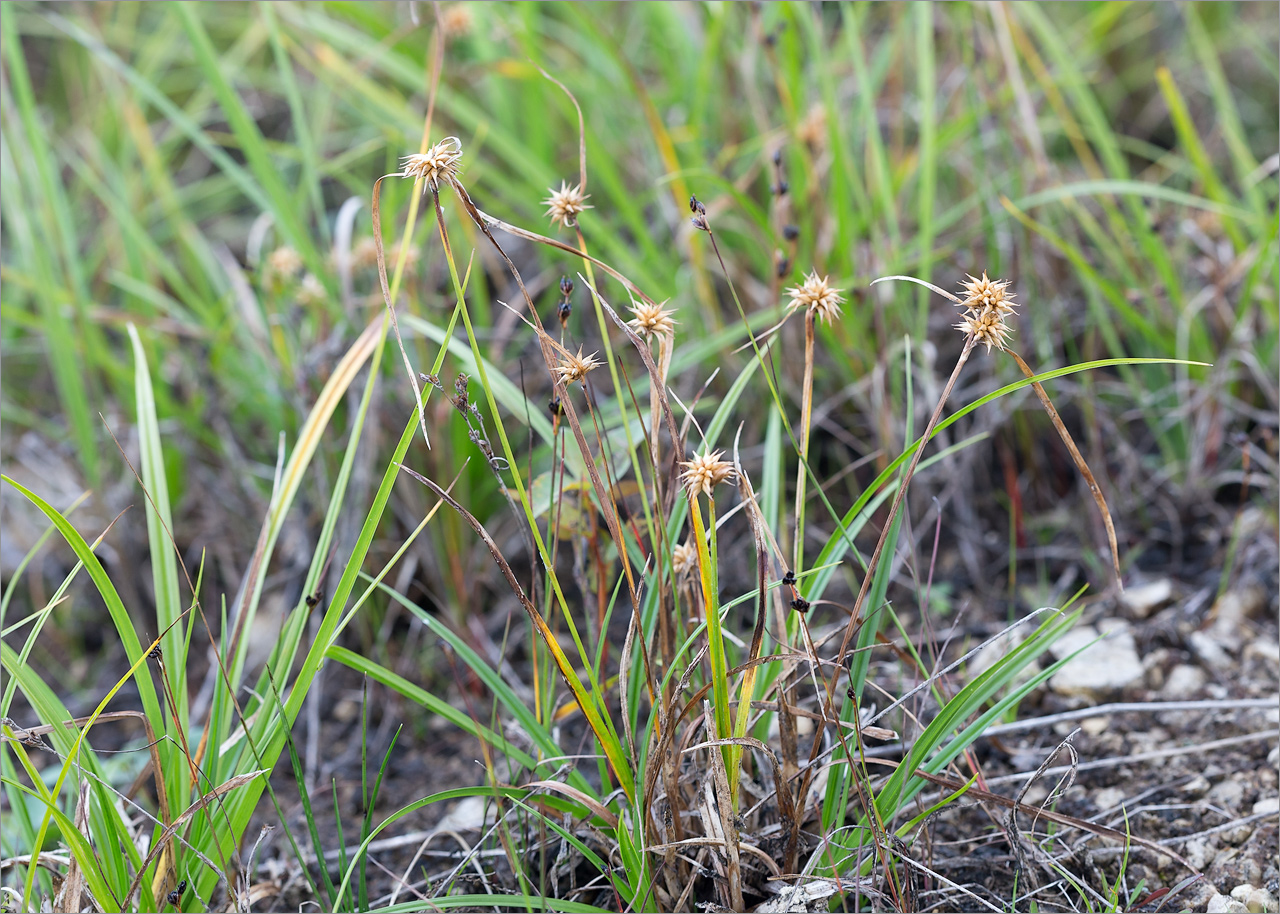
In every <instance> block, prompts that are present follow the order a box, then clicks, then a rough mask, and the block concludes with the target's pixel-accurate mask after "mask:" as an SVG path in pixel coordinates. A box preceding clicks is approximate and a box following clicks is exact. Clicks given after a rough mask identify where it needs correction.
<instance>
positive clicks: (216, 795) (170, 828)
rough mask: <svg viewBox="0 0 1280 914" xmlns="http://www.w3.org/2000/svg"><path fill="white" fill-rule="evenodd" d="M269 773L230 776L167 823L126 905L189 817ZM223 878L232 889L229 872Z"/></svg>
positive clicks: (249, 772) (230, 889) (131, 886)
mask: <svg viewBox="0 0 1280 914" xmlns="http://www.w3.org/2000/svg"><path fill="white" fill-rule="evenodd" d="M269 773H270V769H268V768H260V769H258V770H257V771H246V772H245V773H244V774H237V775H236V776H235V777H232V778H228V779H227V780H226V781H224V782H223V783H221V784H219V785H218V786H217V787H215V788H213V790H210V791H209V792H208V793H206V794H205V795H204V796H202V797H200V798H199V799H198V800H196V801H195V802H194V803H192V804H191V805H190V806H188V807H187V808H186V809H185V810H184V811H183V812H182V815H180V816H178V817H177V818H176V819H174V820H173V822H172V823H170V824H169V825H167V826H166V827H165V829H164V831H162V832H161V833H160V835H159V836H158V838H157V839H156V844H155V846H154V847H153V848H152V850H151V853H149V854H147V857H146V859H145V860H143V861H142V866H140V867H138V872H137V873H136V874H135V875H134V877H133V882H131V883H130V884H129V894H127V895H125V905H126V906H131V905H132V904H133V896H134V895H136V894H137V892H138V889H139V887H140V886H141V883H142V876H143V874H144V873H145V872H146V871H147V868H148V867H150V866H151V864H152V863H154V862H155V859H156V857H158V856H159V855H160V852H161V851H162V850H164V849H165V848H167V847H168V846H169V842H170V841H172V840H173V837H174V836H175V835H176V834H177V833H178V829H180V828H181V827H182V826H183V825H185V824H186V822H187V820H188V819H190V818H191V817H192V816H194V815H195V814H196V813H198V812H199V811H200V810H202V809H204V808H205V807H206V806H208V805H209V804H210V803H212V802H213V801H214V800H217V799H220V798H221V797H223V796H224V795H225V794H228V793H230V792H231V791H233V790H235V789H236V788H238V787H243V786H244V785H245V784H248V783H249V782H250V781H252V780H253V779H254V778H256V777H258V776H259V775H263V774H269ZM222 878H223V880H224V881H225V882H226V883H227V890H228V891H232V883H231V880H230V879H229V878H228V876H227V874H226V873H223V874H222Z"/></svg>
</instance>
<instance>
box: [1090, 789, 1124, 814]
mask: <svg viewBox="0 0 1280 914" xmlns="http://www.w3.org/2000/svg"><path fill="white" fill-rule="evenodd" d="M1126 796H1127V794H1126V793H1125V791H1123V790H1121V789H1120V788H1119V787H1104V788H1102V789H1101V790H1099V791H1098V792H1097V793H1095V794H1094V795H1093V802H1094V805H1095V806H1097V807H1098V808H1099V809H1115V808H1116V807H1117V806H1119V805H1120V804H1121V803H1123V802H1124V800H1125V797H1126Z"/></svg>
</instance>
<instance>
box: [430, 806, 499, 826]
mask: <svg viewBox="0 0 1280 914" xmlns="http://www.w3.org/2000/svg"><path fill="white" fill-rule="evenodd" d="M485 806H486V804H485V798H484V797H463V798H462V799H461V800H459V801H458V805H457V806H455V807H453V809H451V810H450V811H449V814H448V815H446V816H445V817H444V818H443V819H441V820H440V824H439V825H437V826H436V830H437V831H442V832H443V831H466V830H467V829H472V828H483V827H484V824H485V820H486V819H489V820H492V818H493V809H492V808H490V809H488V810H487V813H488V814H487V815H486V809H485Z"/></svg>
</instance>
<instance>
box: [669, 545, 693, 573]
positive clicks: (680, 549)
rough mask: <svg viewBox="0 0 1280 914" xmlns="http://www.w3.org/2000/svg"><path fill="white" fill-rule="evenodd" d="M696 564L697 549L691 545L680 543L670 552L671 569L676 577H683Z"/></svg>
mask: <svg viewBox="0 0 1280 914" xmlns="http://www.w3.org/2000/svg"><path fill="white" fill-rule="evenodd" d="M697 564H698V548H697V547H696V546H695V545H693V543H681V544H680V545H679V546H676V547H675V548H674V549H672V550H671V568H672V570H673V571H675V573H676V577H680V578H682V577H684V576H685V575H686V574H688V573H689V572H690V571H692V570H693V569H694V568H695V567H696V566H697Z"/></svg>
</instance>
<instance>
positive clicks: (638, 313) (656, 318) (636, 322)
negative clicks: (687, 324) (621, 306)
mask: <svg viewBox="0 0 1280 914" xmlns="http://www.w3.org/2000/svg"><path fill="white" fill-rule="evenodd" d="M665 304H666V302H663V303H662V305H665ZM662 305H650V304H645V303H641V304H638V305H636V306H635V307H634V308H632V309H631V313H632V314H634V315H635V317H634V318H632V319H631V320H629V321H627V325H628V326H629V327H630V328H631V329H632V330H634V331H635V332H636V333H638V334H640V336H642V337H644V338H645V339H649V338H650V337H654V336H667V337H670V336H674V335H675V332H676V322H675V321H674V320H672V318H671V315H673V314H675V312H674V311H668V310H666V309H665V308H663V307H662Z"/></svg>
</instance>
